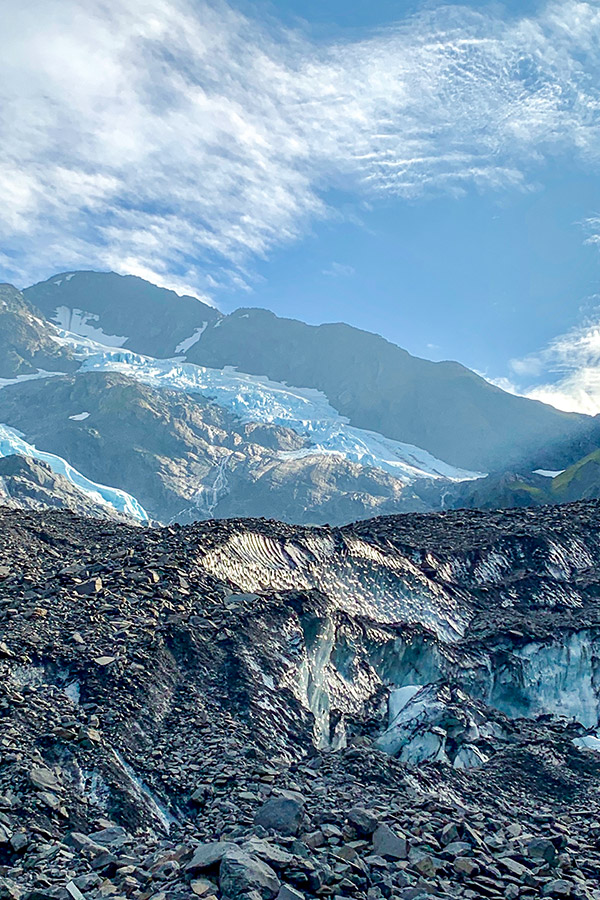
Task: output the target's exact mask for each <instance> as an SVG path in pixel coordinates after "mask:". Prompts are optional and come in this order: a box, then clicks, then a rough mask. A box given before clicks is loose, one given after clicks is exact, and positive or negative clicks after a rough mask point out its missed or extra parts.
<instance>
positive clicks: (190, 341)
mask: <svg viewBox="0 0 600 900" xmlns="http://www.w3.org/2000/svg"><path fill="white" fill-rule="evenodd" d="M207 325H208V322H203V323H202V325H201V326H200V328H196V330H195V331H194V333H193V334H192V335H191V336H190V337H188V338H186V339H185V340H184V341H181V343H180V344H177V346H176V347H175V353H187V352H188V350H189V349H190V347H193V346H194V344H197V343H198V341H199V340H200V338H201V337H202V335H203V334H204V332H205V331H206V326H207Z"/></svg>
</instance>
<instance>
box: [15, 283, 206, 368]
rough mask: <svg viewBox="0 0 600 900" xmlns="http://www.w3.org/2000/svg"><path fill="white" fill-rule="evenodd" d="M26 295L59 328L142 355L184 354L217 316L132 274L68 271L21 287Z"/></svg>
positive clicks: (191, 299)
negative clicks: (28, 286)
mask: <svg viewBox="0 0 600 900" xmlns="http://www.w3.org/2000/svg"><path fill="white" fill-rule="evenodd" d="M24 294H25V296H26V297H27V299H28V300H29V301H30V302H31V303H33V304H34V305H35V306H37V307H38V309H40V310H41V311H42V312H43V313H44V315H45V316H46V318H48V319H49V320H50V321H52V322H55V323H57V324H59V325H60V327H62V328H66V329H67V330H69V331H74V332H76V333H78V334H83V335H84V336H89V337H92V338H94V339H96V340H99V341H100V342H101V343H106V344H108V345H109V346H113V347H126V348H127V349H128V350H134V351H135V352H136V353H143V354H145V355H146V356H158V357H170V356H176V355H178V354H179V353H185V351H186V349H187V348H188V347H189V346H191V343H192V342H193V341H194V340H197V339H198V337H199V334H200V333H201V332H202V330H203V329H204V328H206V326H207V325H209V324H212V323H214V322H217V321H219V319H220V318H221V314H220V313H219V312H218V311H217V310H216V309H214V308H213V307H212V306H208V305H207V304H205V303H201V302H200V301H199V300H197V299H196V298H195V297H186V296H183V297H180V296H179V295H178V294H176V293H175V292H174V291H169V290H166V289H165V288H159V287H156V285H153V284H150V283H149V282H148V281H144V280H143V279H142V278H137V277H135V276H134V275H125V276H124V275H116V274H115V273H114V272H70V273H63V274H62V275H55V276H53V277H52V278H50V279H49V280H48V281H44V282H40V284H36V285H33V286H32V287H30V288H26V290H25V291H24Z"/></svg>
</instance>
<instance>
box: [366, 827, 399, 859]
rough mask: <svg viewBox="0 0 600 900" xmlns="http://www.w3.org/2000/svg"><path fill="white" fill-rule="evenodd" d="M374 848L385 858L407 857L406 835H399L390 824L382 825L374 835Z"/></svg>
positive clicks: (377, 853) (376, 852)
mask: <svg viewBox="0 0 600 900" xmlns="http://www.w3.org/2000/svg"><path fill="white" fill-rule="evenodd" d="M373 850H374V852H375V854H376V855H377V856H383V858H384V859H406V858H407V856H408V845H407V842H406V839H405V838H404V837H399V836H398V835H397V834H396V833H395V832H394V831H392V829H391V828H390V827H389V825H380V826H379V828H378V829H377V831H376V832H375V834H374V835H373Z"/></svg>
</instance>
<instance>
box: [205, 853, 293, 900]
mask: <svg viewBox="0 0 600 900" xmlns="http://www.w3.org/2000/svg"><path fill="white" fill-rule="evenodd" d="M219 886H220V888H221V893H222V894H224V896H225V897H228V898H230V900H236V898H238V897H243V896H244V895H246V894H249V893H250V892H252V891H256V892H257V893H258V894H259V895H260V896H261V897H262V898H263V900H272V898H274V897H276V896H277V894H278V893H279V889H280V887H281V884H280V882H279V878H278V877H277V875H276V874H275V872H274V871H273V869H272V868H271V867H270V866H268V865H267V863H265V862H262V860H260V859H256V858H255V857H253V856H250V854H249V853H246V852H245V851H244V850H240V849H239V848H238V847H235V848H230V849H228V850H227V852H226V853H225V855H224V856H223V859H222V860H221V868H220V871H219Z"/></svg>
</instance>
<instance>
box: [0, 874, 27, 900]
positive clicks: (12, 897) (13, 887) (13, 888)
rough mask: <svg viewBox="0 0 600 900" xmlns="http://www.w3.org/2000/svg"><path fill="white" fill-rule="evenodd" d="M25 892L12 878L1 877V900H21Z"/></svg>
mask: <svg viewBox="0 0 600 900" xmlns="http://www.w3.org/2000/svg"><path fill="white" fill-rule="evenodd" d="M22 896H23V891H22V890H21V888H20V887H19V885H18V884H16V882H14V881H13V880H12V878H1V877H0V900H20V898H21V897H22Z"/></svg>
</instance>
